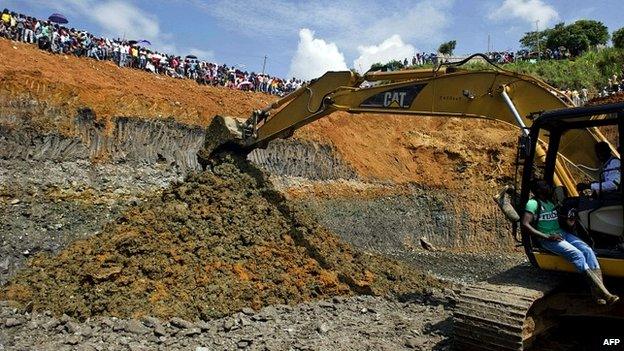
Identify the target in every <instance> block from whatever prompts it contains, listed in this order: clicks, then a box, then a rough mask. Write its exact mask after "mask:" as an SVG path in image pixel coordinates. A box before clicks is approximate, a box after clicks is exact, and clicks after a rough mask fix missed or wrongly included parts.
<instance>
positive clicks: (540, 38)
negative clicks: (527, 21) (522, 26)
mask: <svg viewBox="0 0 624 351" xmlns="http://www.w3.org/2000/svg"><path fill="white" fill-rule="evenodd" d="M548 33H549V32H548V31H547V30H542V31H539V32H536V31H532V32H527V33H524V36H523V37H522V38H520V45H522V47H523V48H525V49H527V50H529V51H532V52H533V51H541V50H542V49H544V46H545V45H546V39H547V38H548ZM538 44H539V49H540V50H538Z"/></svg>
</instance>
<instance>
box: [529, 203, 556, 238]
mask: <svg viewBox="0 0 624 351" xmlns="http://www.w3.org/2000/svg"><path fill="white" fill-rule="evenodd" d="M540 203H541V204H542V208H541V209H540V211H537V200H535V199H531V200H529V201H528V202H527V204H526V207H525V208H524V209H525V210H526V211H527V212H530V213H531V214H533V215H535V214H536V213H537V212H539V220H538V222H537V226H536V228H535V229H537V230H539V231H540V232H542V233H544V234H546V235H549V236H550V235H554V234H559V233H560V232H561V228H560V227H559V217H558V215H557V210H556V209H555V205H554V204H553V203H552V202H550V201H541V200H540Z"/></svg>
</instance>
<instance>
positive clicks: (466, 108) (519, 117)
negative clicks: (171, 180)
mask: <svg viewBox="0 0 624 351" xmlns="http://www.w3.org/2000/svg"><path fill="white" fill-rule="evenodd" d="M493 67H494V68H493V69H486V70H478V71H470V70H463V69H461V68H459V67H457V66H445V67H438V68H436V69H425V70H406V71H398V72H369V73H367V74H365V75H363V76H359V75H357V74H355V73H353V72H351V71H344V72H327V73H325V74H324V75H323V76H322V77H320V78H318V79H316V80H313V81H311V82H310V83H309V84H306V85H304V86H303V87H301V88H299V89H298V90H296V91H294V92H293V93H291V94H289V95H287V96H285V97H284V98H282V99H280V100H278V101H277V102H275V103H273V104H271V105H270V106H268V107H267V108H265V109H263V110H256V111H254V112H253V113H252V115H251V117H250V118H248V119H247V120H245V121H242V120H239V119H235V118H231V117H221V116H217V117H215V119H214V120H213V122H212V124H211V126H210V127H209V128H208V133H207V136H206V142H205V147H204V150H203V151H202V152H201V153H200V162H201V160H202V159H207V158H208V156H209V155H210V154H211V153H212V152H214V151H215V150H219V149H221V148H223V147H237V148H239V149H243V150H246V151H251V150H253V149H254V148H257V147H266V145H267V143H268V142H269V141H271V140H273V139H276V138H287V137H290V136H291V135H292V134H293V133H294V131H295V130H297V129H298V128H301V127H303V126H304V125H306V124H308V123H311V122H313V121H315V120H317V119H319V118H322V117H324V116H327V115H329V114H331V113H333V112H335V111H346V112H349V113H353V114H356V113H387V114H392V115H409V116H438V117H465V118H484V119H493V120H498V121H501V122H505V123H508V124H512V125H515V126H517V127H519V128H521V129H522V130H523V131H525V132H526V127H527V126H530V125H531V117H532V115H533V114H534V113H539V112H542V111H547V110H554V109H561V108H569V107H571V106H572V103H571V101H570V100H569V99H568V98H566V97H565V96H564V95H563V94H561V93H560V92H558V91H557V90H556V89H554V88H553V87H551V86H549V85H548V84H546V83H544V82H543V81H541V80H539V79H536V78H533V77H530V76H526V75H522V74H519V73H515V72H510V71H507V70H503V69H501V68H498V67H497V66H493ZM547 138H548V136H547V135H542V136H540V139H541V140H544V141H546V140H547ZM600 140H605V138H604V137H603V136H602V135H601V134H600V132H599V131H598V130H596V129H587V130H576V131H571V132H570V133H568V134H566V135H565V136H564V137H563V138H562V140H561V143H560V146H559V154H560V158H564V159H566V160H567V161H568V162H567V163H568V164H574V165H584V166H586V167H590V168H597V167H598V166H599V164H598V160H597V159H596V157H595V155H594V151H593V150H594V148H593V145H594V144H595V143H596V142H597V141H600ZM544 145H545V144H544ZM537 155H538V157H540V156H541V157H544V156H545V152H544V150H543V148H542V149H540V150H537ZM562 161H563V160H561V159H560V160H559V161H558V164H557V167H556V172H555V173H556V174H555V181H556V183H557V184H560V185H564V186H565V187H566V188H567V190H568V192H569V193H570V194H572V195H576V189H575V183H576V182H575V180H574V179H573V176H572V174H571V172H570V171H569V169H568V168H567V167H566V166H564V162H562Z"/></svg>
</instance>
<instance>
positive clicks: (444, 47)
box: [438, 40, 457, 56]
mask: <svg viewBox="0 0 624 351" xmlns="http://www.w3.org/2000/svg"><path fill="white" fill-rule="evenodd" d="M455 45H457V41H455V40H450V41H447V42H446V43H442V44H440V47H439V48H438V52H439V53H441V54H442V55H448V56H452V55H453V51H455Z"/></svg>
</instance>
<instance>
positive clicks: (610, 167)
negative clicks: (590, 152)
mask: <svg viewBox="0 0 624 351" xmlns="http://www.w3.org/2000/svg"><path fill="white" fill-rule="evenodd" d="M594 151H595V152H596V157H597V158H598V160H600V162H601V163H602V166H601V167H600V169H599V172H600V180H599V181H597V182H592V183H580V184H578V185H577V186H576V189H577V190H578V191H579V192H583V191H584V190H587V189H591V190H592V193H594V194H596V195H600V194H602V193H608V192H614V191H617V190H618V189H619V187H620V159H619V158H617V157H615V156H613V155H612V154H611V148H610V147H609V144H607V143H606V142H604V141H601V142H599V143H597V144H596V146H595V149H594Z"/></svg>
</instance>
